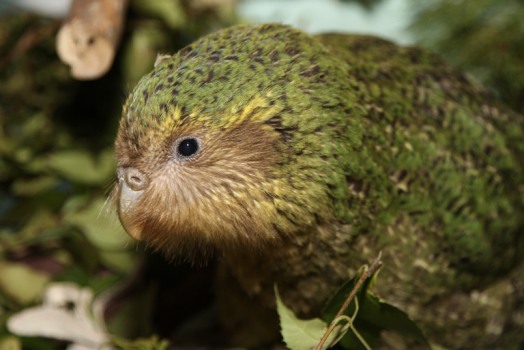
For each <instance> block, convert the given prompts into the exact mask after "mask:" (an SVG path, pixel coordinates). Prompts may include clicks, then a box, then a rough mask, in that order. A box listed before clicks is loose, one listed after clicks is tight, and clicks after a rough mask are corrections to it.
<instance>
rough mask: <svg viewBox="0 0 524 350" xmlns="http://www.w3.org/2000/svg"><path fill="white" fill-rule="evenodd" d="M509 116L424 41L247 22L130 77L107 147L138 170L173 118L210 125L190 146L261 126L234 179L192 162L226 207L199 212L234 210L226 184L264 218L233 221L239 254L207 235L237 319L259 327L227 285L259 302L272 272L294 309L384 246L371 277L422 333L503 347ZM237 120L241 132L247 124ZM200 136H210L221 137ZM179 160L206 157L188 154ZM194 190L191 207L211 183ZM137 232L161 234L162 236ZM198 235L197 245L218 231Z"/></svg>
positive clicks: (515, 304) (149, 160)
mask: <svg viewBox="0 0 524 350" xmlns="http://www.w3.org/2000/svg"><path fill="white" fill-rule="evenodd" d="M523 123H524V120H523V118H522V116H520V115H518V114H516V113H514V112H512V111H511V110H509V109H508V108H506V107H504V106H503V105H501V104H500V103H499V102H498V100H497V99H496V98H495V97H493V96H492V95H491V94H490V93H489V92H488V91H486V90H485V89H484V88H483V87H481V86H479V85H478V84H476V83H475V82H473V81H471V80H470V79H469V78H468V77H466V76H465V75H463V74H462V73H460V72H459V71H457V70H456V69H454V68H453V67H450V66H449V65H447V64H446V63H445V62H443V60H442V59H440V58H439V57H437V56H435V55H433V54H431V53H428V52H426V51H423V50H420V49H417V48H401V47H398V46H396V45H394V44H392V43H389V42H386V41H383V40H380V39H377V38H372V37H365V36H351V35H336V34H328V35H320V36H316V37H310V36H308V35H306V34H304V33H302V32H300V31H297V30H293V29H290V28H288V27H286V26H282V25H269V24H266V25H244V26H236V27H233V28H229V29H225V30H221V31H219V32H217V33H214V34H211V35H209V36H207V37H204V38H202V39H200V40H198V41H197V42H195V43H194V44H192V45H190V46H189V47H187V48H185V49H183V50H182V51H180V52H179V53H177V54H176V55H174V56H173V57H169V58H166V59H164V60H162V61H161V62H160V63H159V64H158V65H157V67H156V68H155V70H153V71H152V72H151V73H150V74H148V75H147V76H145V77H144V78H143V79H142V80H141V81H140V82H139V84H138V85H137V87H136V88H135V90H134V91H133V93H132V94H131V96H130V97H129V99H128V101H127V103H126V107H125V110H124V116H123V118H122V122H121V129H120V132H119V137H118V139H117V143H116V146H117V156H118V158H119V167H120V168H122V169H125V168H128V167H136V168H138V169H139V170H140V171H142V172H143V173H146V174H147V175H148V176H149V178H151V179H153V178H155V177H156V176H157V174H159V172H161V171H162V170H161V169H163V167H164V166H165V164H166V162H173V161H174V160H171V159H170V156H169V154H170V153H172V152H173V149H172V147H171V144H172V143H173V141H174V139H175V137H174V136H173V135H174V134H176V135H177V137H180V135H182V136H183V135H185V134H184V132H185V131H184V130H199V132H202V133H203V134H202V135H207V136H202V149H201V151H200V152H202V154H203V155H204V154H205V152H206V142H208V141H206V140H208V139H213V140H215V139H217V140H221V137H226V136H223V135H233V134H234V133H235V130H242V128H243V127H245V126H246V125H250V126H252V127H254V128H256V130H259V131H260V132H261V133H262V134H263V135H264V137H261V138H260V140H262V141H261V142H267V149H268V150H269V151H268V152H270V153H268V154H269V156H268V160H267V162H263V161H257V162H258V163H256V162H253V164H254V165H252V164H251V163H249V164H250V165H249V166H250V167H251V168H249V169H251V170H246V171H244V170H240V171H239V173H242V174H243V175H245V178H247V179H248V180H245V179H244V178H243V180H242V181H240V182H238V181H237V182H235V180H231V179H230V178H227V179H224V180H216V181H215V180H213V181H215V182H211V180H209V179H208V178H213V179H217V178H219V179H220V177H221V176H222V175H220V171H217V172H214V173H213V176H206V177H204V175H202V178H201V179H199V183H208V181H209V184H211V183H213V185H212V186H211V185H210V186H208V187H212V189H211V188H209V191H211V192H212V193H215V192H213V191H217V193H221V195H219V196H218V197H213V198H215V199H214V200H213V201H212V203H213V204H211V206H212V207H213V208H216V209H217V210H222V211H223V212H224V213H221V214H220V215H222V216H221V217H220V220H218V219H217V220H218V221H216V222H214V224H213V225H209V227H210V229H211V227H212V228H213V229H214V227H215V224H216V225H217V226H220V225H222V223H223V222H227V220H233V219H231V218H235V220H237V218H238V217H240V215H241V214H237V213H230V211H231V210H230V209H229V208H230V207H228V206H226V203H230V202H227V201H233V202H235V201H236V202H235V203H237V202H238V203H240V204H242V205H244V204H245V205H246V207H249V208H251V209H250V210H248V211H249V213H248V214H246V215H248V216H252V217H253V218H261V219H260V221H261V222H266V221H268V222H269V225H268V226H267V227H266V226H264V230H265V231H268V232H269V231H271V232H270V233H268V234H267V237H269V238H267V237H266V238H264V239H263V240H261V241H260V242H256V241H255V242H251V241H249V239H250V238H249V237H248V238H245V241H246V242H250V243H249V244H247V245H251V246H252V247H255V248H254V253H253V251H252V250H242V249H238V248H237V247H236V246H235V245H234V244H230V242H229V240H228V243H227V244H225V245H220V243H217V244H216V245H217V246H218V247H219V248H220V250H221V251H222V254H223V261H224V262H225V265H224V266H227V267H225V268H224V270H223V271H222V281H223V282H222V283H219V285H221V286H222V287H221V289H222V290H223V292H222V293H221V296H220V300H221V303H222V305H223V307H224V308H227V310H226V311H225V313H227V314H228V317H229V319H227V320H226V323H228V322H229V325H230V327H231V328H235V329H236V331H237V333H242V331H243V330H242V327H245V328H246V330H245V332H246V333H245V334H249V331H250V329H256V327H258V326H257V325H256V321H253V323H249V322H248V321H245V320H244V317H245V316H246V315H244V313H243V312H242V311H238V313H237V312H236V311H233V308H235V307H239V306H238V305H241V304H242V301H241V300H240V299H241V298H242V297H241V296H238V297H235V299H234V300H231V298H233V297H232V296H234V295H236V294H235V292H232V291H231V289H232V288H233V287H232V284H234V283H238V284H239V290H243V292H247V294H249V295H251V297H252V298H254V300H257V301H261V304H263V305H268V306H270V307H271V306H272V305H274V296H273V294H272V291H273V283H274V282H277V283H278V285H279V290H280V291H281V294H282V296H283V300H284V302H285V303H286V304H287V305H289V306H290V307H291V308H292V309H293V310H294V311H295V312H296V313H297V314H298V315H300V316H302V317H313V316H318V315H319V313H320V311H321V309H322V307H323V305H324V304H325V302H326V301H327V298H329V297H330V295H331V294H332V293H333V292H334V291H335V290H336V289H337V287H339V286H340V285H341V284H342V283H343V282H344V281H345V280H346V279H348V278H349V277H351V276H352V274H353V273H354V272H355V270H356V269H357V268H358V267H359V266H360V265H361V264H363V263H369V262H371V261H372V260H373V259H374V257H376V255H377V254H378V252H379V251H381V250H382V251H383V254H384V258H383V261H384V264H385V266H384V269H383V271H382V272H381V275H380V280H381V281H380V283H379V284H378V285H377V292H378V293H379V294H380V296H381V297H382V298H384V299H385V300H386V301H388V302H391V303H393V304H395V305H398V306H399V307H401V308H402V309H404V310H406V311H407V312H408V313H409V314H410V315H411V316H412V317H413V318H414V319H415V320H417V321H419V322H420V323H421V325H422V326H423V328H424V329H425V331H426V332H427V334H428V336H429V339H430V341H431V342H432V343H434V344H439V345H440V346H443V347H444V348H450V349H451V348H453V349H459V348H460V349H466V348H467V349H513V348H515V349H516V348H517V346H518V344H519V341H522V340H523V339H524V333H523V330H522V327H523V324H524V320H522V316H519V315H520V313H522V312H523V311H524V310H523V306H522V304H523V302H524V296H523V295H522V292H523V287H522V283H523V282H524V270H523V268H522V264H521V261H522V258H523V256H524V254H523V253H524V236H523V235H522V234H521V233H522V231H523V228H524V171H523V169H522V161H523V155H524V137H523V136H524V135H523V130H524V124H523ZM190 135H192V134H191V133H190ZM209 135H211V136H209ZM257 135H258V134H257ZM206 137H207V138H208V139H206ZM227 137H230V136H227ZM235 137H236V139H235V140H237V142H238V144H240V145H242V144H244V143H245V142H247V141H246V139H247V138H250V137H251V136H249V135H246V137H245V138H243V137H242V135H241V134H240V135H236V136H235ZM228 140H229V139H228ZM215 144H216V146H213V147H214V148H212V149H213V152H215V153H217V154H220V151H223V152H224V153H227V152H229V149H224V150H221V149H220V143H219V142H218V141H217V142H216V143H214V145H215ZM209 147H211V146H209ZM217 150H218V151H217ZM231 152H233V153H234V152H237V151H231ZM243 152H245V153H247V154H249V153H250V152H256V149H255V148H253V149H249V147H246V148H245V149H243ZM215 153H214V154H215ZM238 154H239V156H240V155H241V153H238ZM242 156H244V155H243V153H242ZM254 156H255V155H253V157H254ZM228 159H229V158H228ZM231 159H235V157H232V158H231ZM250 159H251V158H250ZM217 162H219V161H217ZM239 163H241V162H239ZM184 164H185V163H184ZM184 164H182V165H180V166H181V167H182V166H183V167H193V168H192V169H196V170H195V171H199V169H201V170H202V171H204V172H205V171H207V170H206V169H207V168H205V167H204V166H200V168H199V165H198V159H197V158H195V161H194V162H192V163H191V164H189V163H188V164H186V165H184ZM213 164H218V163H213ZM227 164H228V166H229V165H230V164H233V165H231V169H244V168H242V166H243V165H241V164H236V163H234V160H230V161H228V163H227ZM177 166H178V165H177ZM218 166H219V167H220V165H218ZM235 167H236V168H235ZM177 169H178V168H177ZM218 169H220V168H218ZM228 169H229V168H228ZM196 176H197V177H198V175H196ZM224 178H225V175H224ZM228 179H229V180H231V181H229V180H228ZM200 180H201V181H200ZM176 181H180V180H178V179H177V180H176ZM182 181H183V180H182ZM195 181H196V180H195ZM220 181H223V182H220ZM228 181H229V182H228ZM225 182H227V183H228V184H223V183H225ZM233 182H235V183H233ZM236 185H238V186H236ZM181 186H182V185H181ZM202 186H204V185H202ZM231 188H232V190H231ZM227 189H230V190H229V191H226V190H227ZM220 191H222V192H220ZM201 192H202V193H201V194H198V195H195V196H196V197H195V198H200V199H198V200H195V201H194V202H191V203H194V207H191V210H193V211H196V212H198V211H199V210H203V209H201V208H203V205H200V204H199V203H200V202H199V200H202V201H203V200H204V199H203V198H208V196H209V195H210V194H209V193H208V192H206V191H205V190H202V191H201ZM203 192H206V193H205V194H204V193H203ZM199 193H200V192H199ZM258 193H260V194H261V195H260V196H259V195H258ZM146 194H147V193H146ZM175 196H176V195H175ZM170 198H171V197H170ZM164 200H165V201H166V203H168V202H169V201H170V200H172V199H162V200H161V201H162V203H163V201H164ZM188 203H189V202H188ZM206 203H207V202H206ZM144 205H145V202H141V203H140V204H139V206H138V209H136V211H137V212H139V213H140V215H142V216H143V217H145V218H144V224H143V227H145V228H148V227H149V228H150V230H151V231H158V232H160V231H159V230H160V227H162V230H164V231H165V232H166V235H178V234H184V232H181V231H183V229H180V228H178V229H177V230H170V229H169V228H168V224H166V223H163V221H162V220H167V219H164V217H163V216H162V215H161V214H160V213H159V212H155V211H154V210H152V211H150V213H151V221H148V220H149V218H148V210H146V209H147V208H145V207H144ZM227 205H230V204H227ZM250 205H251V207H250ZM175 206H176V205H175V204H173V206H172V207H175ZM167 207H169V206H168V205H167V204H166V208H167ZM170 208H171V207H170ZM134 210H135V209H134ZM169 210H171V209H169ZM166 215H167V216H168V217H169V213H168V214H166ZM177 215H178V216H176V218H175V217H173V218H172V219H173V220H179V219H180V215H182V214H180V213H178V214H177ZM235 215H236V216H235ZM238 220H239V222H240V219H238ZM246 220H247V219H246ZM264 220H266V221H264ZM123 221H124V220H123ZM158 222H162V223H163V224H162V225H160V224H158V225H157V224H156V223H158ZM166 222H167V221H166ZM268 227H269V228H268ZM199 230H200V229H199ZM199 230H197V229H194V228H191V229H188V230H187V231H188V232H189V231H190V233H191V234H192V235H197V236H199V235H202V237H204V236H205V234H204V233H205V230H206V227H204V228H201V230H202V232H201V231H199ZM261 230H262V229H261ZM147 231H148V230H147V229H144V230H143V235H144V237H145V239H146V240H147V239H149V238H148V232H147ZM175 231H176V232H175ZM158 235H162V234H161V233H158ZM155 237H156V236H155ZM199 237H200V236H199ZM149 240H150V241H151V243H152V244H154V245H157V246H158V248H160V249H162V248H165V246H164V247H163V243H161V242H166V241H168V238H165V240H160V239H157V238H151V239H149ZM198 241H199V242H201V243H202V246H203V247H204V248H205V247H207V246H208V245H213V243H215V241H219V239H217V238H216V237H214V238H213V239H210V241H211V243H208V242H207V241H206V239H204V238H203V239H201V240H198ZM259 243H260V244H259ZM192 244H193V243H192ZM228 247H229V248H228ZM168 250H174V251H176V247H174V246H173V245H170V246H169V249H168ZM231 276H234V277H233V278H231ZM224 281H229V282H227V283H226V282H224ZM233 281H236V282H233ZM240 294H241V293H239V295H240ZM246 300H247V299H246ZM224 305H229V306H224ZM235 305H237V306H235ZM271 312H272V311H268V314H269V315H270V316H268V317H272V316H271ZM235 317H238V318H235ZM235 322H238V324H237V323H235ZM259 334H260V329H259ZM246 337H247V338H249V339H250V340H251V341H252V343H256V342H257V341H258V340H256V339H257V337H256V336H253V335H247V336H246ZM268 337H269V338H270V337H271V336H268ZM261 338H263V337H262V336H261ZM238 339H240V341H242V335H240V336H239V338H238ZM260 341H263V340H260ZM245 342H248V341H245ZM248 343H249V342H248ZM399 344H400V345H399ZM402 344H404V343H403V341H401V340H398V339H396V338H395V337H394V336H389V338H388V335H385V336H384V340H383V344H382V346H383V348H385V349H386V348H390V349H391V348H393V349H402V348H403V347H405V346H408V345H405V344H404V345H402Z"/></svg>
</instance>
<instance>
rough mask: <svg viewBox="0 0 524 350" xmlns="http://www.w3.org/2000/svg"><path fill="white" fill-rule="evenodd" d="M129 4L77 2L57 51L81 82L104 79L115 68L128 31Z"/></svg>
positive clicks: (60, 34)
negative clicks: (122, 42) (125, 26)
mask: <svg viewBox="0 0 524 350" xmlns="http://www.w3.org/2000/svg"><path fill="white" fill-rule="evenodd" d="M126 7H127V0H74V1H73V4H72V6H71V12H70V13H69V17H68V18H67V19H66V21H65V22H64V24H63V25H62V28H60V31H59V32H58V36H57V41H56V50H57V53H58V57H60V59H61V60H62V62H64V63H66V64H68V65H70V66H71V75H72V76H73V77H74V78H75V79H78V80H92V79H97V78H100V77H101V76H103V75H104V74H105V73H107V71H108V70H109V69H110V68H111V66H112V64H113V60H114V58H115V54H116V51H117V48H118V44H119V43H120V37H121V36H122V31H123V27H124V17H125V10H126Z"/></svg>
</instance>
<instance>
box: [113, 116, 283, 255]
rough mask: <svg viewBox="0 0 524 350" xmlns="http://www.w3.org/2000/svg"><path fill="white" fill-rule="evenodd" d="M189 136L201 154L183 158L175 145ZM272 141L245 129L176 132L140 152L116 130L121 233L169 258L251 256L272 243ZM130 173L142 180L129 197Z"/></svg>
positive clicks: (252, 127)
mask: <svg viewBox="0 0 524 350" xmlns="http://www.w3.org/2000/svg"><path fill="white" fill-rule="evenodd" d="M188 137H190V138H197V139H199V140H200V144H199V150H198V152H197V153H196V155H195V156H194V157H192V158H188V159H184V158H183V157H180V156H179V155H177V149H176V146H177V145H178V143H177V140H180V139H187V138H188ZM272 138H274V136H273V135H272V134H271V133H270V132H269V129H265V128H264V127H262V126H261V125H257V124H253V123H244V124H242V125H240V126H238V127H236V128H234V129H232V130H229V131H227V132H216V131H211V132H208V131H207V130H205V129H202V128H200V129H193V128H179V129H178V130H175V131H173V133H172V134H171V135H169V136H167V137H166V138H165V139H162V138H160V137H159V138H157V139H156V140H155V138H149V142H145V141H142V145H141V147H140V148H137V147H136V146H135V144H134V143H133V141H132V140H131V139H130V138H128V137H127V136H126V135H125V134H124V132H123V131H122V129H121V130H120V133H119V135H118V137H117V142H116V153H117V157H118V159H119V160H120V162H119V182H120V185H117V186H115V190H114V193H113V198H116V200H117V202H118V205H119V206H124V204H122V203H121V202H122V201H127V203H128V205H127V206H126V207H125V208H124V209H122V210H120V213H119V214H120V219H121V221H122V223H123V225H124V227H125V228H126V230H127V231H128V232H130V231H133V230H136V231H137V232H139V234H140V236H141V238H142V239H144V240H146V241H147V242H148V243H149V244H151V245H153V246H155V247H161V250H163V251H165V252H167V253H168V254H170V255H172V256H174V255H189V256H191V257H205V256H206V255H209V253H210V251H212V250H213V249H214V248H218V249H220V250H222V251H225V250H226V251H227V250H230V249H239V248H241V249H253V250H254V251H256V250H257V249H259V248H261V247H262V246H263V245H265V244H267V243H270V242H274V241H275V240H277V239H278V235H277V232H276V230H275V228H274V227H273V225H272V221H274V220H273V219H274V218H273V216H274V215H275V214H276V213H275V209H274V205H272V202H271V201H272V193H271V192H272V188H273V187H274V183H273V182H274V180H275V178H274V176H273V173H272V169H273V168H274V164H275V162H276V159H274V158H275V156H274V155H275V154H278V152H275V147H276V145H275V142H273V140H272ZM135 173H136V174H138V175H137V176H138V177H140V178H141V180H140V181H143V186H142V185H141V186H142V187H144V188H140V189H139V191H133V188H136V186H137V185H136V184H134V183H132V181H133V177H134V175H133V174H135ZM130 174H131V175H130ZM135 178H136V177H135ZM123 186H127V189H123ZM130 187H131V188H130ZM121 191H128V192H130V193H131V197H132V198H130V196H129V195H127V194H125V195H123V194H122V193H120V192H121ZM124 196H127V198H123V197H124ZM272 208H273V210H272ZM136 238H138V237H136ZM239 246H241V247H239Z"/></svg>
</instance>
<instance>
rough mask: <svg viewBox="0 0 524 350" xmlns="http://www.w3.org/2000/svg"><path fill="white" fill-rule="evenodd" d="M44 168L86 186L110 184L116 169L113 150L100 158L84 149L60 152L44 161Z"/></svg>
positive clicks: (104, 153) (102, 154) (103, 153)
mask: <svg viewBox="0 0 524 350" xmlns="http://www.w3.org/2000/svg"><path fill="white" fill-rule="evenodd" d="M44 166H45V167H46V168H48V169H50V170H52V171H54V172H56V173H57V174H59V175H61V176H63V177H65V178H66V179H68V180H71V181H73V182H78V183H82V184H86V185H103V184H108V183H109V180H110V179H111V176H113V175H114V173H115V168H116V165H115V161H114V157H113V151H112V150H111V149H108V150H106V151H104V152H102V153H101V154H100V155H99V156H98V157H95V156H94V155H93V154H92V153H91V152H88V151H86V150H82V149H76V150H63V151H58V152H55V153H52V154H51V155H49V156H48V157H47V158H46V159H45V160H44Z"/></svg>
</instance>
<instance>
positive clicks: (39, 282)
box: [0, 261, 50, 305]
mask: <svg viewBox="0 0 524 350" xmlns="http://www.w3.org/2000/svg"><path fill="white" fill-rule="evenodd" d="M49 281H50V277H49V276H48V275H47V274H44V273H42V272H39V271H36V270H34V269H32V268H30V267H28V266H26V265H25V264H21V263H11V262H7V261H1V262H0V289H1V290H2V292H4V293H5V294H6V295H7V296H9V297H10V298H11V299H13V300H15V301H16V302H17V303H18V304H20V305H27V304H30V303H32V302H34V301H36V300H37V298H38V297H39V296H40V293H41V292H42V290H43V289H44V286H45V285H46V284H47V282H49Z"/></svg>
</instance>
